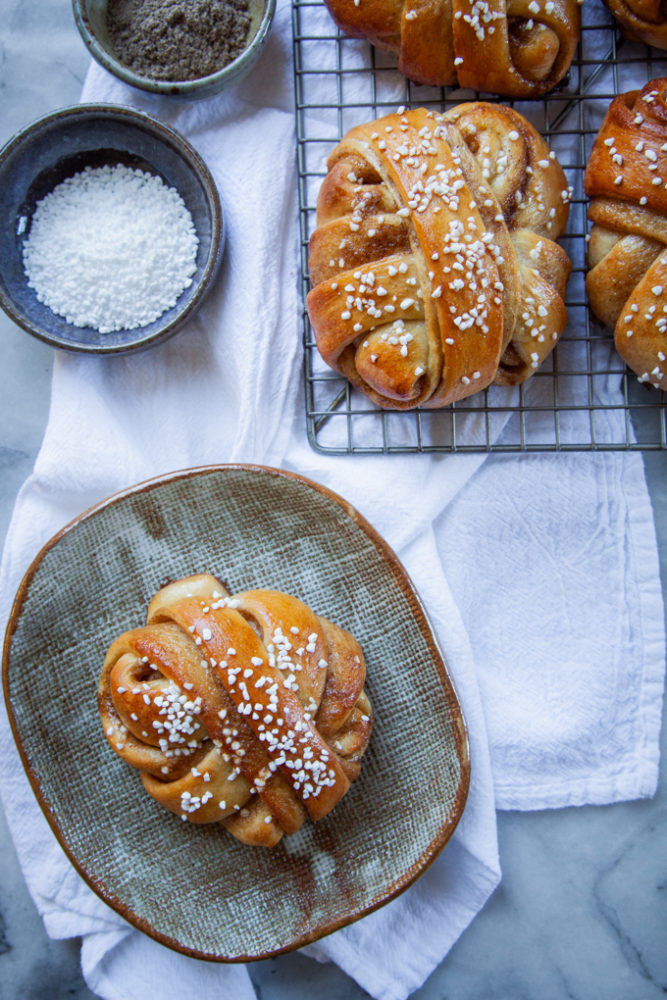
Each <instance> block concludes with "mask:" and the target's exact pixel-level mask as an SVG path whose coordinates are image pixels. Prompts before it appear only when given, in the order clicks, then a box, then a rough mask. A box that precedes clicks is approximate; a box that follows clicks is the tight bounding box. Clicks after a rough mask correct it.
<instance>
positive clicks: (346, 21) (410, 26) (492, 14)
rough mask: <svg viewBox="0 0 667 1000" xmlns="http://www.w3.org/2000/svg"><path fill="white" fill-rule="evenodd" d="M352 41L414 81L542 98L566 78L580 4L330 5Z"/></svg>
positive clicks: (520, 0)
mask: <svg viewBox="0 0 667 1000" xmlns="http://www.w3.org/2000/svg"><path fill="white" fill-rule="evenodd" d="M325 3H326V6H327V7H328V9H329V12H330V13H331V16H332V17H333V19H334V21H335V22H336V24H337V25H338V27H339V28H341V30H342V31H344V32H345V33H346V34H348V35H352V36H353V37H355V38H367V39H368V40H369V41H370V42H371V43H372V44H373V45H376V46H378V47H379V48H382V49H388V50H389V51H391V52H395V53H396V54H397V55H398V57H399V63H398V68H399V70H400V71H401V72H402V73H404V74H405V76H407V77H409V78H410V79H411V80H414V81H415V82H416V83H424V84H429V85H432V86H438V87H439V86H453V85H456V84H458V85H459V86H461V87H469V88H471V89H472V90H483V91H486V92H487V93H493V94H504V95H506V96H509V97H539V96H541V95H542V94H545V93H547V91H549V90H551V89H552V88H553V87H555V86H556V84H557V83H559V82H560V81H561V80H562V79H563V77H564V76H565V74H566V73H567V71H568V69H569V67H570V63H571V62H572V58H573V56H574V52H575V49H576V46H577V41H578V38H579V27H580V13H579V5H578V3H577V2H576V0H481V2H475V3H472V2H471V0H405V2H400V0H398V2H397V0H325Z"/></svg>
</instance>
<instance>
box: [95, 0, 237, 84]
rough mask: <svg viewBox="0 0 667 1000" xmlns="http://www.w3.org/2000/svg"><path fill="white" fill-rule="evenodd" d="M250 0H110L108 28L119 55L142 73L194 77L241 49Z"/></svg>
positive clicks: (166, 77) (170, 77) (162, 77)
mask: <svg viewBox="0 0 667 1000" xmlns="http://www.w3.org/2000/svg"><path fill="white" fill-rule="evenodd" d="M249 28H250V15H249V14H248V0H110V2H109V4H108V8H107V29H108V32H109V38H110V41H111V45H112V47H113V50H114V54H115V56H116V58H117V59H118V60H119V61H120V62H122V63H123V64H124V65H125V66H127V67H128V68H129V69H131V70H133V71H134V72H135V73H138V74H139V75H140V76H147V77H152V78H153V79H156V80H172V81H176V80H196V79H198V78H199V77H202V76H208V75H209V74H210V73H215V72H216V70H219V69H222V67H223V66H226V65H227V64H228V63H230V62H231V61H232V60H233V59H235V58H236V56H238V55H240V53H241V52H242V51H243V49H244V47H245V43H246V39H247V37H248V30H249Z"/></svg>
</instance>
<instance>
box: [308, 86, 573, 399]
mask: <svg viewBox="0 0 667 1000" xmlns="http://www.w3.org/2000/svg"><path fill="white" fill-rule="evenodd" d="M328 167H329V172H328V174H327V176H326V177H325V179H324V182H323V184H322V187H321V189H320V193H319V197H318V202H317V228H316V229H315V231H314V232H313V234H312V237H311V240H310V260H309V266H310V277H311V283H312V286H313V287H312V289H311V291H310V293H309V294H308V297H307V300H306V305H307V309H308V313H309V316H310V321H311V324H312V327H313V332H314V335H315V339H316V342H317V347H318V349H319V351H320V354H321V355H322V357H323V358H324V360H325V361H326V362H327V364H328V365H330V366H331V367H332V368H334V369H336V370H337V371H339V372H341V373H342V374H343V375H345V376H346V377H347V378H348V379H349V380H350V382H352V384H353V385H355V386H356V387H358V388H359V389H361V390H362V391H363V392H365V393H366V394H367V395H368V396H369V397H370V398H371V399H372V400H373V401H374V402H375V403H377V404H378V405H380V406H382V407H385V408H387V409H410V408H413V407H415V406H424V407H431V408H435V407H441V406H446V405H447V404H449V403H451V402H454V401H455V400H459V399H462V398H463V397H465V396H469V395H471V394H472V393H475V392H478V391H479V390H481V389H484V388H485V387H486V386H488V385H489V384H490V383H491V382H495V383H496V384H500V385H515V384H517V383H519V382H522V381H524V380H525V379H526V378H528V377H529V376H530V375H532V374H533V373H534V372H535V370H536V369H537V367H538V366H539V365H540V364H541V363H542V361H543V360H544V359H545V358H546V357H547V355H548V354H549V353H550V352H551V350H552V348H553V346H554V344H555V342H556V341H557V340H558V337H559V336H560V334H561V332H562V330H563V328H564V326H565V322H566V311H565V305H564V303H563V296H564V293H565V284H566V281H567V278H568V275H569V272H570V266H571V265H570V260H569V258H568V256H567V254H566V253H565V251H564V250H562V249H561V248H560V247H559V246H558V245H557V244H556V243H555V242H554V240H555V239H556V238H557V237H558V236H559V235H560V234H561V233H562V232H563V230H564V228H565V224H566V221H567V216H568V201H569V193H568V188H567V184H566V181H565V176H564V174H563V171H562V169H561V167H560V166H559V164H558V163H557V161H556V158H555V154H554V153H551V152H549V149H548V147H547V146H546V144H545V142H544V141H543V140H542V138H541V137H540V136H539V135H538V134H537V132H536V131H535V129H534V128H533V127H532V126H531V125H530V124H529V123H528V122H527V121H526V119H525V118H523V117H522V116H521V115H520V114H518V113H517V112H516V111H513V110H511V109H510V108H506V107H503V106H502V105H496V104H493V105H492V104H485V103H481V102H480V103H474V104H461V105H459V106H458V107H456V108H455V109H454V110H452V111H449V112H447V113H446V114H436V113H433V112H430V111H426V110H425V109H424V108H418V109H415V110H412V111H406V112H404V113H397V114H392V115H389V116H387V117H386V118H381V119H379V120H378V121H374V122H371V123H369V124H367V125H361V126H358V127H356V128H353V129H352V130H351V131H350V132H348V134H347V135H346V136H345V137H344V138H343V139H342V141H341V142H340V143H339V144H338V145H337V146H336V148H335V149H334V150H333V152H332V153H331V155H330V157H329V160H328Z"/></svg>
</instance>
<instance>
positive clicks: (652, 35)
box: [604, 0, 667, 49]
mask: <svg viewBox="0 0 667 1000" xmlns="http://www.w3.org/2000/svg"><path fill="white" fill-rule="evenodd" d="M604 2H605V4H606V6H607V8H608V10H609V11H610V13H611V14H613V15H614V17H615V18H616V20H617V21H618V23H619V24H620V25H621V28H622V29H623V34H624V35H625V36H626V37H627V38H630V39H635V40H637V41H640V42H644V43H645V44H646V45H653V46H655V48H656V49H667V17H666V16H665V9H664V5H663V2H662V0H604Z"/></svg>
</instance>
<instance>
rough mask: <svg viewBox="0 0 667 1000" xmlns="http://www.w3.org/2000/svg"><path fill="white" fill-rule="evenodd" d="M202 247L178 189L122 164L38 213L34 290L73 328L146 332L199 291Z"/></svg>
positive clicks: (68, 183) (60, 192)
mask: <svg viewBox="0 0 667 1000" xmlns="http://www.w3.org/2000/svg"><path fill="white" fill-rule="evenodd" d="M198 244H199V240H198V238H197V233H196V231H195V227H194V223H193V221H192V216H191V215H190V213H189V212H188V210H187V208H186V207H185V204H184V202H183V199H182V198H181V196H180V194H179V193H178V191H176V190H175V188H171V187H167V185H166V184H164V183H163V181H162V180H161V179H160V178H159V177H155V176H154V175H152V174H149V173H146V172H145V171H142V170H138V169H133V168H131V167H126V166H124V165H123V164H116V165H114V166H105V167H87V168H86V169H85V170H83V171H82V172H81V173H78V174H74V175H73V176H72V177H68V178H67V179H66V180H64V181H63V182H62V183H61V184H58V185H57V186H56V187H55V188H54V189H53V191H51V192H50V193H49V194H47V195H46V196H45V197H44V198H42V199H41V201H39V202H38V203H37V206H36V209H35V213H34V215H33V218H32V225H31V228H30V233H29V235H28V237H27V238H26V240H25V241H24V244H23V266H24V268H25V272H26V276H27V278H28V285H29V286H30V288H33V289H34V290H35V292H36V294H37V298H38V299H39V301H40V302H43V303H44V304H45V305H47V306H48V307H49V308H50V309H52V310H53V312H54V313H57V314H58V315H59V316H63V317H64V318H65V319H66V320H67V322H68V323H71V324H72V325H73V326H79V327H83V326H89V327H93V328H94V329H95V330H98V331H99V332H100V333H111V332H113V331H115V330H133V329H135V328H136V327H141V326H147V325H148V324H149V323H152V322H153V321H154V320H156V319H158V318H159V317H160V316H161V315H162V314H163V313H164V312H166V311H167V309H171V307H172V306H174V305H175V304H176V302H177V300H178V298H179V296H180V295H181V293H182V292H183V291H184V290H185V289H186V288H188V287H189V286H190V285H191V284H192V275H193V274H194V273H195V270H196V263H195V260H196V256H197V246H198Z"/></svg>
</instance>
